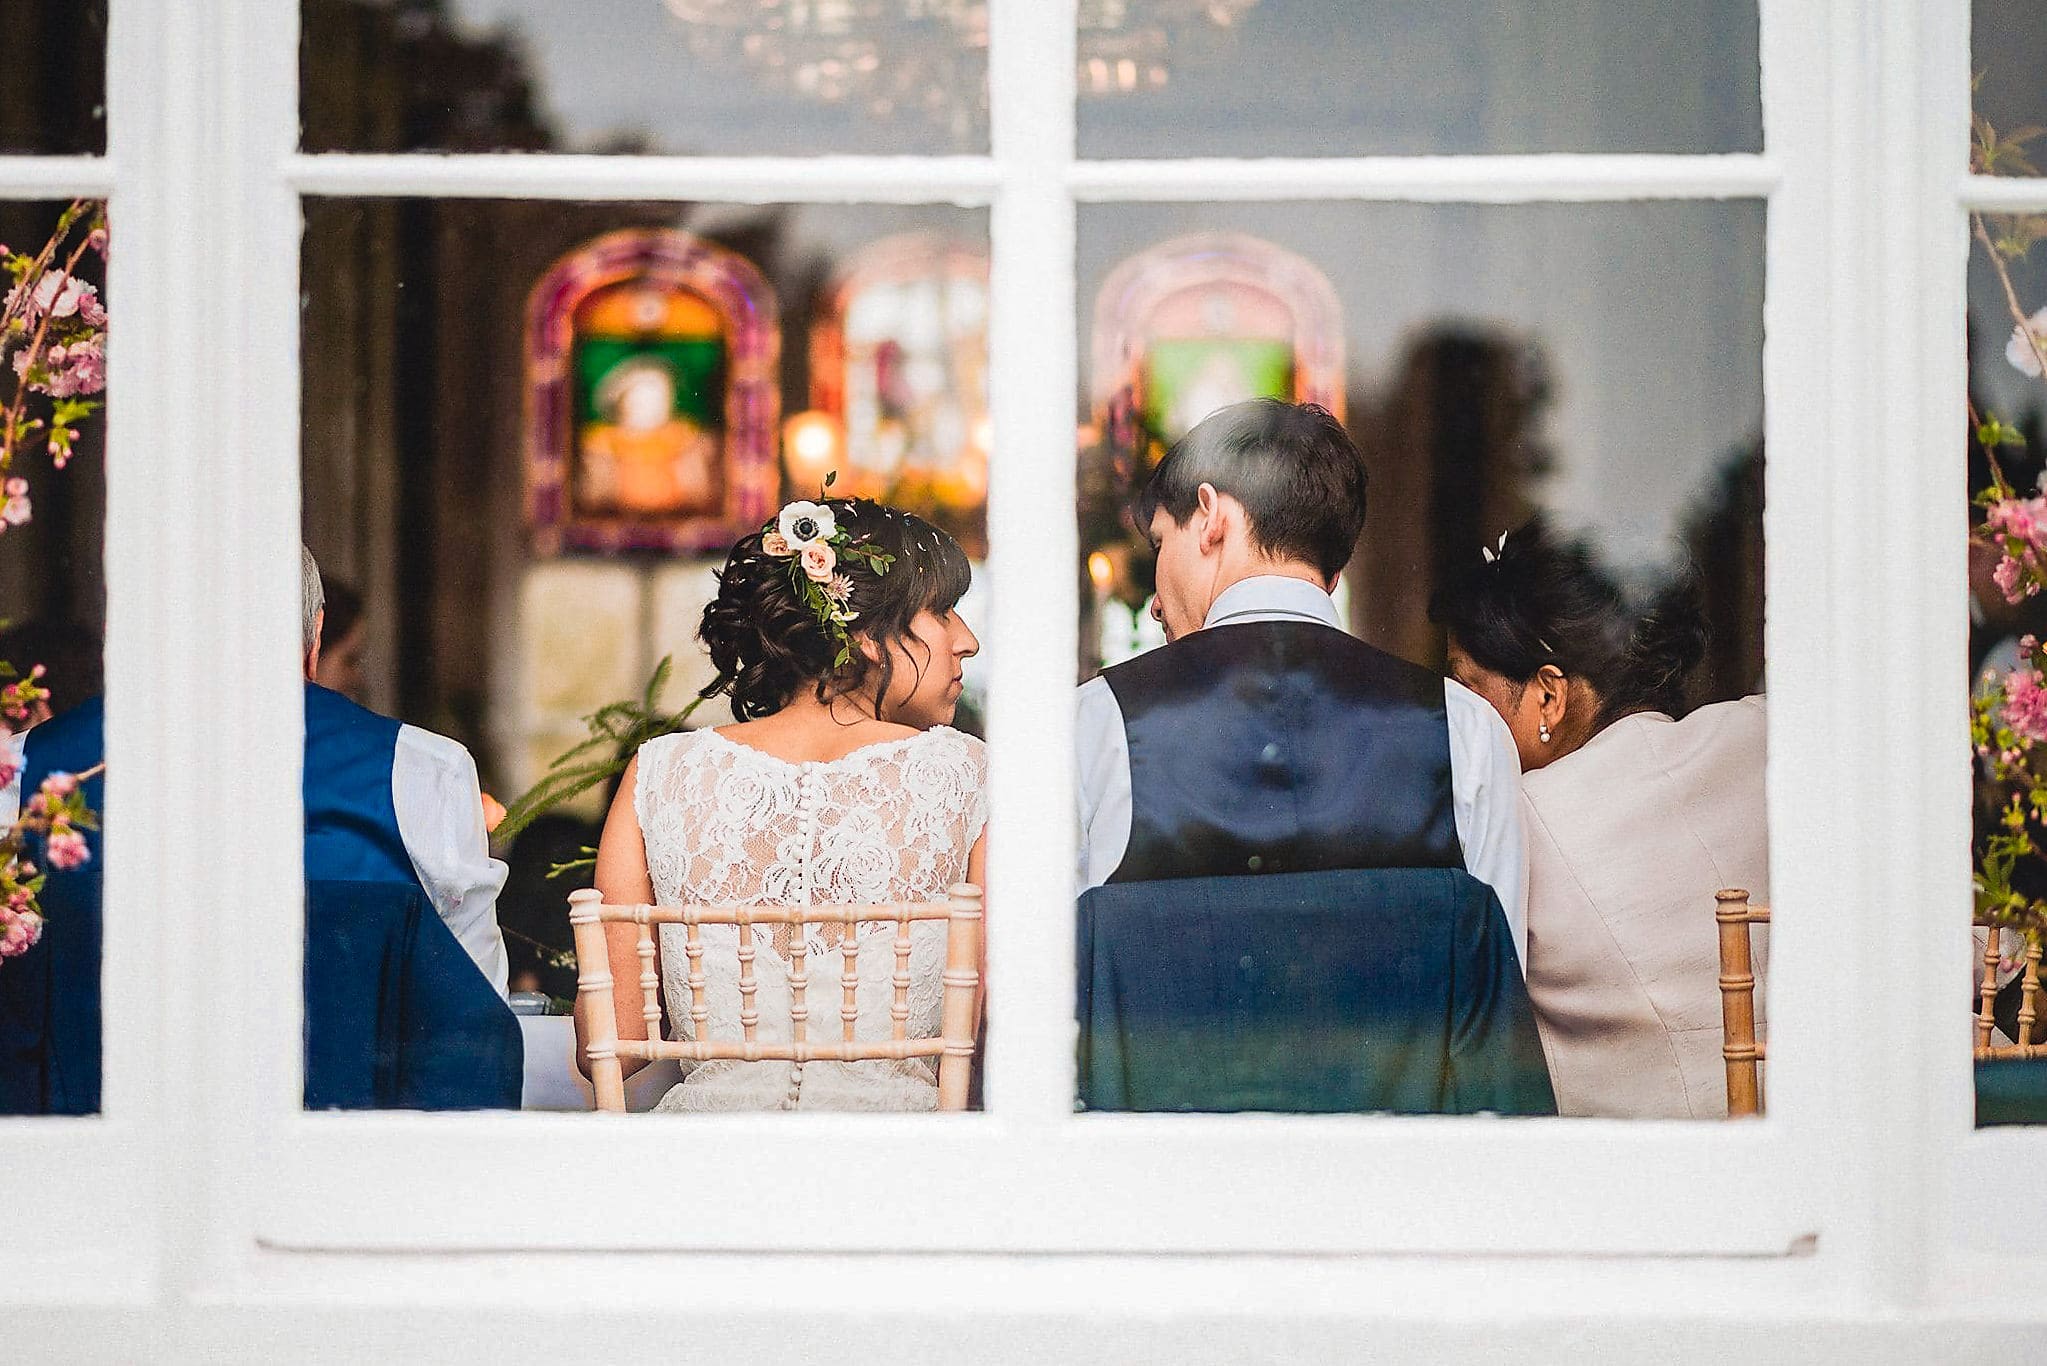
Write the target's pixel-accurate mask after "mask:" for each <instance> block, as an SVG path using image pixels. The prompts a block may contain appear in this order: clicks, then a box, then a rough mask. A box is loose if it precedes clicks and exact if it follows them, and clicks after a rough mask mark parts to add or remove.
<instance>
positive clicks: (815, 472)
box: [782, 410, 846, 491]
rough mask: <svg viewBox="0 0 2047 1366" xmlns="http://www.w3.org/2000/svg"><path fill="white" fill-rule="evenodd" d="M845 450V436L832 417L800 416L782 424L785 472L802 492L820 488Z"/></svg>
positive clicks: (804, 413) (805, 414) (828, 415)
mask: <svg viewBox="0 0 2047 1366" xmlns="http://www.w3.org/2000/svg"><path fill="white" fill-rule="evenodd" d="M845 449H846V437H845V433H844V432H842V431H841V430H840V429H839V420H838V419H837V418H835V417H833V416H832V415H831V414H830V413H820V412H817V411H815V410H813V411H810V412H803V413H798V414H796V416H794V417H792V418H790V419H789V420H788V421H787V422H785V423H783V424H782V468H783V469H784V470H786V471H788V475H789V484H790V486H791V487H792V488H795V489H797V490H799V491H801V490H807V489H814V488H818V487H820V486H821V485H822V484H823V483H824V479H825V476H826V475H828V474H830V473H831V472H832V471H833V470H836V469H838V467H839V463H840V456H841V454H842V453H843V452H844V450H845Z"/></svg>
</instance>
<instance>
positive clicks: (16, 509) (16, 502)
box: [0, 493, 35, 526]
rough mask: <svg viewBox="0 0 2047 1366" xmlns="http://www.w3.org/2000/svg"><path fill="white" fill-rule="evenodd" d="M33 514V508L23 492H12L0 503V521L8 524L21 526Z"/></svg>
mask: <svg viewBox="0 0 2047 1366" xmlns="http://www.w3.org/2000/svg"><path fill="white" fill-rule="evenodd" d="M34 515H35V509H34V508H33V507H32V506H30V504H29V501H28V497H27V495H25V494H19V493H17V494H13V495H11V496H10V497H9V498H8V499H7V501H6V502H4V503H0V523H5V524H6V525H8V526H21V525H22V524H24V523H25V522H27V521H28V519H29V518H30V517H32V516H34Z"/></svg>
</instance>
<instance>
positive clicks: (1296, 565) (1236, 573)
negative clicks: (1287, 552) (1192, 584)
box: [1208, 559, 1329, 610]
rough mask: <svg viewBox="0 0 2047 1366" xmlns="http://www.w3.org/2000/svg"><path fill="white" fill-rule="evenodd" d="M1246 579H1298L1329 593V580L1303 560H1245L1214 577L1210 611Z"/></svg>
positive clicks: (1209, 603) (1209, 602)
mask: <svg viewBox="0 0 2047 1366" xmlns="http://www.w3.org/2000/svg"><path fill="white" fill-rule="evenodd" d="M1247 579H1299V580H1300V581H1301V582H1302V583H1306V584H1312V585H1314V587H1315V588H1316V589H1318V590H1319V591H1321V592H1324V593H1327V592H1328V591H1329V580H1327V579H1325V578H1323V577H1322V571H1321V570H1319V569H1317V568H1315V566H1314V565H1311V564H1308V563H1307V562H1305V561H1303V560H1262V559H1261V560H1246V561H1244V562H1243V563H1242V564H1241V565H1236V566H1231V567H1226V568H1225V569H1224V570H1223V571H1222V572H1221V573H1219V574H1218V575H1217V576H1216V581H1215V595H1214V596H1213V597H1211V598H1210V599H1209V600H1208V605H1209V607H1210V609H1211V610H1213V609H1214V607H1215V604H1216V601H1217V599H1219V598H1221V597H1222V595H1223V594H1225V593H1227V592H1229V591H1230V590H1231V589H1232V588H1235V587H1236V586H1237V585H1238V584H1240V583H1243V582H1244V581H1246V580H1247Z"/></svg>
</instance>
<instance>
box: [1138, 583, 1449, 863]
mask: <svg viewBox="0 0 2047 1366" xmlns="http://www.w3.org/2000/svg"><path fill="white" fill-rule="evenodd" d="M1102 676H1103V678H1104V679H1106V680H1107V681H1108V685H1109V690H1110V691H1111V692H1112V693H1114V694H1115V697H1116V705H1117V706H1118V707H1119V708H1120V709H1121V711H1122V713H1123V730H1124V735H1125V737H1126V739H1127V740H1128V742H1129V746H1130V844H1129V847H1128V848H1127V849H1126V850H1125V852H1124V855H1123V861H1122V863H1120V864H1119V865H1117V868H1116V871H1115V872H1114V873H1112V874H1111V875H1110V877H1109V881H1110V882H1112V883H1114V882H1146V881H1154V880H1157V879H1161V878H1190V877H1233V876H1241V875H1244V874H1246V873H1303V872H1320V871H1325V870H1330V869H1343V868H1355V869H1363V868H1462V867H1464V855H1463V851H1462V850H1461V849H1460V848H1459V846H1458V842H1457V824H1456V813H1455V808H1454V807H1453V805H1452V799H1451V788H1450V726H1449V720H1448V717H1447V716H1446V715H1445V712H1444V704H1443V680H1442V679H1441V678H1440V677H1438V676H1437V675H1436V674H1433V673H1431V672H1429V671H1428V670H1426V669H1422V668H1419V667H1417V666H1415V665H1412V664H1409V663H1407V662H1406V661H1404V660H1400V659H1396V658H1394V657H1393V656H1392V655H1389V654H1387V653H1385V652H1384V651H1383V650H1376V649H1374V648H1372V647H1371V646H1370V645H1367V644H1365V643H1364V642H1363V641H1361V640H1359V639H1357V638H1356V637H1355V636H1352V635H1349V634H1347V633H1345V632H1343V631H1339V630H1337V629H1336V628H1334V627H1331V626H1325V625H1322V624H1321V623H1319V622H1309V621H1299V620H1278V621H1255V622H1243V623H1239V624H1235V625H1228V626H1213V627H1209V628H1208V629H1206V630H1202V631H1196V632H1195V633H1194V634H1192V635H1189V636H1184V637H1182V638H1181V639H1179V640H1177V641H1175V642H1173V643H1172V644H1170V645H1167V646H1165V647H1164V648H1163V649H1158V650H1153V651H1151V652H1150V653H1148V654H1144V655H1140V656H1138V657H1137V658H1136V659H1133V660H1130V661H1129V662H1127V663H1124V664H1119V665H1117V666H1115V667H1114V668H1112V669H1108V670H1106V671H1105V672H1104V673H1103V675H1102Z"/></svg>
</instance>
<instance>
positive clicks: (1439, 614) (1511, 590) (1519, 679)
mask: <svg viewBox="0 0 2047 1366" xmlns="http://www.w3.org/2000/svg"><path fill="white" fill-rule="evenodd" d="M1429 619H1430V620H1432V621H1436V622H1440V623H1442V625H1443V626H1445V627H1446V628H1447V629H1448V630H1449V632H1450V634H1451V635H1452V636H1454V637H1455V638H1456V640H1457V644H1458V645H1459V646H1460V647H1461V648H1462V649H1463V650H1464V652H1465V653H1466V654H1468V655H1470V656H1471V658H1472V660H1473V662H1474V663H1476V664H1478V665H1479V666H1480V667H1481V668H1484V669H1487V670H1489V671H1491V672H1493V673H1497V674H1500V675H1502V676H1503V677H1505V678H1507V679H1509V680H1511V681H1512V682H1513V683H1514V684H1515V685H1516V686H1517V687H1525V686H1526V685H1527V684H1528V683H1529V682H1530V680H1532V679H1533V678H1534V677H1535V675H1536V674H1537V673H1538V672H1539V671H1540V670H1541V669H1542V667H1543V666H1544V665H1545V664H1554V665H1555V666H1556V667H1557V668H1558V669H1560V670H1562V671H1563V673H1564V675H1565V677H1567V678H1578V679H1582V680H1583V681H1585V682H1586V683H1589V684H1590V685H1591V686H1592V690H1593V691H1594V692H1595V693H1597V694H1598V696H1599V715H1598V716H1597V717H1595V718H1594V719H1593V729H1594V730H1595V731H1596V730H1599V729H1601V728H1603V727H1605V726H1606V725H1607V724H1608V723H1609V722H1612V721H1614V720H1617V719H1618V718H1620V717H1622V716H1626V715H1628V714H1629V713H1630V712H1638V711H1660V712H1665V713H1668V714H1669V715H1672V716H1681V715H1683V713H1684V682H1685V675H1687V674H1689V673H1690V672H1691V671H1692V669H1693V667H1694V666H1696V665H1697V664H1698V662H1699V661H1700V659H1702V658H1704V656H1705V653H1706V620H1705V613H1704V610H1703V608H1702V606H1701V603H1700V598H1699V584H1698V578H1697V576H1696V574H1694V573H1693V571H1692V570H1691V568H1690V567H1689V566H1685V567H1683V568H1681V569H1679V570H1678V571H1677V573H1676V574H1675V575H1673V576H1670V577H1668V578H1666V579H1664V580H1663V581H1661V582H1660V583H1658V584H1657V585H1656V586H1655V587H1654V588H1653V589H1652V590H1650V591H1649V592H1648V593H1646V594H1643V593H1630V592H1628V591H1626V590H1624V589H1623V588H1622V587H1621V585H1620V584H1619V583H1617V582H1616V581H1615V579H1614V578H1613V576H1612V575H1610V574H1608V573H1607V572H1606V571H1605V570H1604V569H1602V568H1600V567H1599V565H1598V564H1597V562H1595V561H1594V559H1593V557H1592V554H1591V552H1590V551H1589V550H1588V549H1587V548H1586V547H1585V545H1584V544H1583V542H1579V541H1569V542H1566V541H1560V540H1558V539H1557V538H1556V537H1555V536H1553V535H1552V534H1551V533H1550V532H1549V531H1548V530H1547V529H1546V528H1545V527H1544V526H1543V525H1542V524H1541V522H1540V521H1539V520H1538V521H1531V522H1529V523H1527V524H1526V525H1525V526H1523V527H1521V528H1520V529H1519V530H1517V531H1514V532H1512V533H1510V534H1509V535H1508V536H1507V537H1506V539H1505V543H1504V544H1503V545H1502V546H1501V547H1500V549H1499V551H1498V552H1497V553H1496V554H1495V555H1493V556H1492V557H1491V558H1490V559H1488V558H1486V557H1484V556H1480V555H1474V556H1472V558H1471V560H1470V562H1469V563H1468V564H1467V565H1466V566H1465V567H1464V568H1462V569H1460V570H1459V571H1457V572H1456V573H1455V574H1454V575H1453V576H1452V577H1451V579H1450V581H1449V582H1447V583H1445V584H1444V585H1443V586H1442V587H1441V588H1439V589H1437V590H1436V593H1435V596H1434V597H1432V598H1431V599H1430V601H1429Z"/></svg>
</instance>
